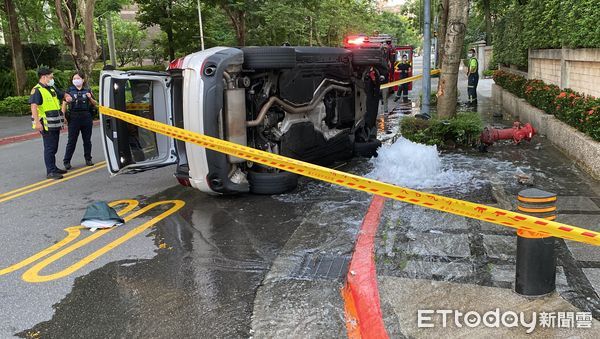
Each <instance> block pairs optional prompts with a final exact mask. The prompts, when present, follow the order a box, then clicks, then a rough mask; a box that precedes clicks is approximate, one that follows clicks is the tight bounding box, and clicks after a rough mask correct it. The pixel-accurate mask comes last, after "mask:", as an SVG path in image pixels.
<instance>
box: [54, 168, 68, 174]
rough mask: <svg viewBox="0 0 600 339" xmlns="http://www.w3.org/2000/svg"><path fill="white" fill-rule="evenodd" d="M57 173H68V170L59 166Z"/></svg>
mask: <svg viewBox="0 0 600 339" xmlns="http://www.w3.org/2000/svg"><path fill="white" fill-rule="evenodd" d="M56 173H58V174H65V173H67V171H65V170H64V169H60V168H57V169H56Z"/></svg>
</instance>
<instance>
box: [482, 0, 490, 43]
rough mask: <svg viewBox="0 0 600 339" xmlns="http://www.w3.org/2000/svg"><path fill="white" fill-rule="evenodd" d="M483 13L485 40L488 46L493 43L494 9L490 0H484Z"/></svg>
mask: <svg viewBox="0 0 600 339" xmlns="http://www.w3.org/2000/svg"><path fill="white" fill-rule="evenodd" d="M483 13H484V15H485V42H486V44H487V45H488V46H491V45H492V10H491V8H490V0H483Z"/></svg>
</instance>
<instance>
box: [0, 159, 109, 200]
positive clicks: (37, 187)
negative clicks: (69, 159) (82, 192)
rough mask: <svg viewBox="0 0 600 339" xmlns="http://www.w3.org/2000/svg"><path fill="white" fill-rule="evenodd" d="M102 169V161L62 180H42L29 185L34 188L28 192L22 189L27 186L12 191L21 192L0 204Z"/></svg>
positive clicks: (8, 197)
mask: <svg viewBox="0 0 600 339" xmlns="http://www.w3.org/2000/svg"><path fill="white" fill-rule="evenodd" d="M104 167H106V163H105V162H104V161H103V162H102V163H98V164H95V165H94V166H92V167H87V168H83V169H81V171H80V172H77V173H75V172H73V174H72V175H69V176H65V177H64V178H62V179H59V180H53V179H49V182H48V181H47V180H44V181H41V182H39V183H37V184H32V185H30V186H29V187H31V186H35V187H33V188H31V189H28V190H25V191H23V189H24V188H27V187H28V186H26V187H23V188H21V189H17V190H14V191H16V192H18V191H21V192H18V193H15V194H12V195H10V196H6V197H4V198H1V199H0V203H3V202H6V201H9V200H12V199H15V198H18V197H20V196H23V195H25V194H29V193H32V192H35V191H38V190H41V189H42V188H46V187H50V186H54V185H56V184H60V183H61V182H65V181H67V180H71V179H73V178H76V177H78V176H81V175H84V174H88V173H91V172H94V171H96V170H99V169H101V168H104ZM9 193H10V192H9Z"/></svg>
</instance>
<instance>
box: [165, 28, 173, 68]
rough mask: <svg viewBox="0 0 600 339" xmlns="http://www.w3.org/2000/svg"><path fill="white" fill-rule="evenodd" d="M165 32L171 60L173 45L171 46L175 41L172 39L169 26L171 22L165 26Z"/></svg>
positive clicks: (171, 30) (170, 59)
mask: <svg viewBox="0 0 600 339" xmlns="http://www.w3.org/2000/svg"><path fill="white" fill-rule="evenodd" d="M165 33H167V45H168V46H167V48H168V50H169V61H173V60H175V47H174V46H173V45H174V44H175V42H174V39H173V28H172V27H171V24H169V25H168V26H167V27H165Z"/></svg>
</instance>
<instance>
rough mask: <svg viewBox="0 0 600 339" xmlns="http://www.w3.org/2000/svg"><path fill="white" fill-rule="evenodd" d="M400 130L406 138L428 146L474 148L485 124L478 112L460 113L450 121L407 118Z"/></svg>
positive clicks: (435, 118)
mask: <svg viewBox="0 0 600 339" xmlns="http://www.w3.org/2000/svg"><path fill="white" fill-rule="evenodd" d="M400 130H401V131H402V136H404V137H405V138H407V139H409V140H411V141H414V142H418V143H422V144H426V145H438V146H439V147H442V148H452V147H457V146H474V145H475V144H476V143H477V141H478V140H479V135H480V134H481V131H482V130H483V122H482V121H481V116H480V115H479V113H477V112H459V113H457V114H456V116H454V117H452V118H451V119H448V120H442V119H439V118H437V117H434V118H432V119H429V120H423V119H418V118H405V119H402V123H401V126H400Z"/></svg>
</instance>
